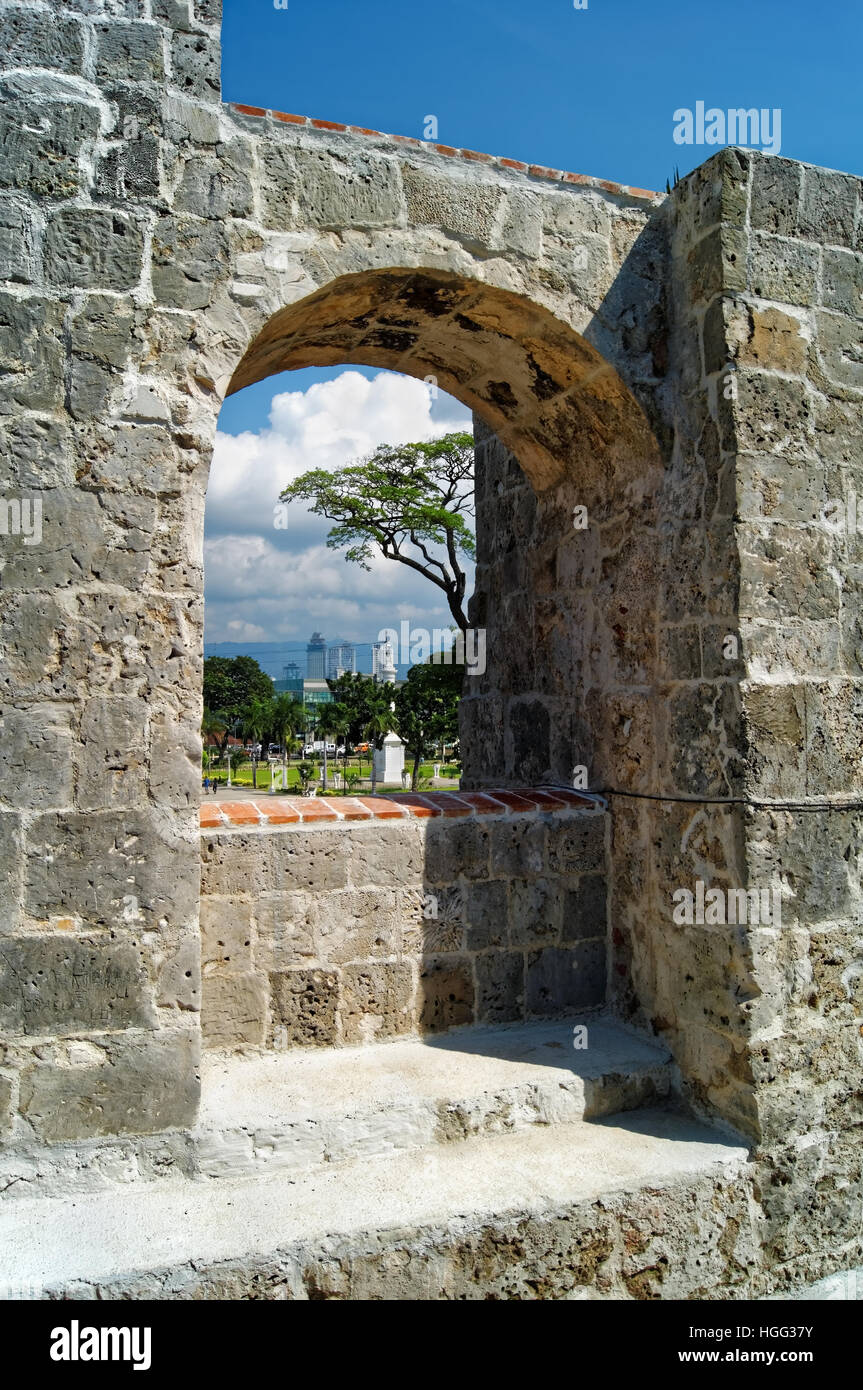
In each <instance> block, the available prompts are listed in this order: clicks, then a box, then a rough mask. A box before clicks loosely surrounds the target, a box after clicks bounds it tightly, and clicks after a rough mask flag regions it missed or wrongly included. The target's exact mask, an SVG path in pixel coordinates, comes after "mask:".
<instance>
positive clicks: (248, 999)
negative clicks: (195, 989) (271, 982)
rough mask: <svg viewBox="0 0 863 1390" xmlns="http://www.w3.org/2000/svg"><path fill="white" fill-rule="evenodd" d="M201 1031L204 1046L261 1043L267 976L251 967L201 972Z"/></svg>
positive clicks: (238, 1045) (248, 1045)
mask: <svg viewBox="0 0 863 1390" xmlns="http://www.w3.org/2000/svg"><path fill="white" fill-rule="evenodd" d="M202 994H203V998H202V1004H201V1032H202V1033H203V1036H204V1040H205V1045H206V1046H207V1047H212V1048H217V1047H224V1048H234V1047H244V1046H245V1047H263V1046H264V1042H265V1040H266V1013H267V989H266V978H265V977H264V976H263V975H258V974H256V973H254V972H253V971H243V972H237V973H236V974H226V973H223V972H222V971H221V970H216V971H213V972H212V973H211V974H206V973H205V974H204V978H203V985H202Z"/></svg>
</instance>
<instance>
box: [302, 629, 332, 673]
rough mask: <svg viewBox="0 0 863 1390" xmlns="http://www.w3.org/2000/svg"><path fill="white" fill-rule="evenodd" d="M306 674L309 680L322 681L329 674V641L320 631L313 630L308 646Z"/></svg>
mask: <svg viewBox="0 0 863 1390" xmlns="http://www.w3.org/2000/svg"><path fill="white" fill-rule="evenodd" d="M306 675H307V676H308V678H309V680H313V681H322V680H325V679H326V675H327V641H326V638H325V637H324V636H323V634H322V633H320V632H313V633H312V635H311V639H310V640H309V644H308V646H307V647H306Z"/></svg>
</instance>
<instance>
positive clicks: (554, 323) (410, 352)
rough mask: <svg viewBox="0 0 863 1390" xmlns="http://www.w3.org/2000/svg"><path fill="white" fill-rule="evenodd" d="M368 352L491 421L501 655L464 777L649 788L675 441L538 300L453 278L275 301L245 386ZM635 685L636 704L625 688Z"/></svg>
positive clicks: (476, 720) (490, 672)
mask: <svg viewBox="0 0 863 1390" xmlns="http://www.w3.org/2000/svg"><path fill="white" fill-rule="evenodd" d="M337 363H356V364H362V365H365V366H369V367H384V368H387V369H389V370H391V371H396V372H401V373H404V374H405V375H408V376H414V377H418V378H421V379H426V380H428V379H430V378H431V379H433V380H434V381H435V382H436V383H437V385H438V386H439V387H440V389H441V390H443V391H446V392H448V393H449V394H450V395H452V396H455V397H456V398H457V399H458V400H460V401H462V402H463V403H464V404H465V405H467V406H468V407H469V408H470V409H471V410H473V411H474V413H475V417H476V429H475V433H476V437H477V442H478V448H477V479H476V501H477V577H476V594H475V597H474V602H473V605H472V609H471V620H472V622H473V623H474V624H476V625H477V626H478V627H482V628H484V629H486V633H487V635H486V650H487V665H486V671H485V674H484V675H483V677H482V679H481V680H479V681H474V682H473V683H472V685H471V688H470V691H469V692H466V698H465V701H464V704H463V718H462V725H463V738H462V743H463V745H464V747H465V752H466V761H465V785H467V786H474V787H479V786H490V785H498V786H501V785H509V786H514V785H517V784H519V783H520V784H522V785H525V784H527V783H531V782H538V781H545V782H553V781H557V782H560V781H563V782H565V783H566V784H567V785H570V784H571V783H572V780H573V769H575V768H578V769H581V771H580V772H579V774H578V780H580V782H581V785H582V786H586V785H589V786H591V787H601V786H602V785H603V784H604V783H605V784H607V785H617V786H630V787H631V788H633V789H638V788H641V787H644V788H646V787H647V785H648V781H649V776H650V772H651V770H652V766H651V764H652V758H653V744H654V727H653V725H654V720H655V717H656V710H655V707H654V702H653V699H652V696H653V694H654V693H655V691H654V686H655V680H656V671H655V664H656V656H657V653H656V641H657V638H656V621H657V619H656V602H655V594H656V584H657V579H656V575H657V557H658V550H659V540H658V536H657V534H656V530H655V523H656V507H655V497H656V492H657V489H658V486H659V480H660V478H661V473H662V468H661V462H660V453H659V448H658V446H657V443H656V440H655V438H654V436H653V433H652V431H651V429H650V426H649V424H648V421H647V419H646V417H645V415H644V412H643V411H642V409H641V407H640V405H639V404H638V402H637V401H636V399H635V397H634V396H633V395H632V393H631V392H630V391H629V390H628V388H627V387H626V385H625V384H624V382H623V381H622V380H621V377H620V376H619V374H618V372H617V371H616V370H615V369H614V368H613V367H612V366H611V365H610V364H609V363H608V362H607V361H606V360H605V359H604V358H603V357H602V356H601V355H600V354H599V353H598V352H597V351H596V349H595V348H593V347H592V346H591V345H590V344H589V343H587V342H586V341H585V339H584V338H583V337H581V336H580V335H579V334H578V333H576V332H575V331H574V330H573V329H572V328H570V327H569V326H568V325H567V324H566V323H564V322H562V321H561V320H560V319H558V318H555V316H554V315H553V314H552V313H550V311H549V310H548V309H546V308H544V307H543V306H541V305H539V304H536V303H534V302H531V301H530V300H528V299H526V298H525V297H524V296H522V295H518V294H515V293H513V292H511V291H508V290H503V289H499V288H497V287H495V286H493V285H488V284H485V283H483V282H480V281H478V280H475V279H471V278H468V277H466V276H461V275H457V274H454V273H452V272H450V271H444V270H438V269H430V268H426V267H424V268H422V269H405V268H395V269H393V268H387V269H381V270H368V271H363V272H360V273H358V274H352V275H343V276H340V277H339V278H337V279H335V280H333V281H332V282H331V283H330V284H328V285H326V286H324V287H323V288H322V289H320V290H318V291H317V292H316V293H314V294H311V295H309V296H307V297H305V298H303V299H300V300H298V301H297V302H296V303H294V304H291V305H289V306H287V307H285V308H283V309H281V310H279V311H278V312H277V313H275V314H273V315H272V316H271V317H270V318H269V320H268V321H267V322H266V323H265V324H264V326H263V327H262V329H261V330H260V331H259V333H258V334H257V336H256V337H255V339H254V340H253V342H252V343H251V344H250V346H249V347H248V349H247V351H246V352H245V354H244V356H243V358H242V360H241V361H240V362H239V363H238V365H237V367H236V368H235V370H234V373H233V375H232V377H231V380H230V384H229V387H228V394H229V395H230V394H232V393H233V392H235V391H239V390H241V389H242V388H243V387H245V386H248V385H250V384H252V383H254V382H259V381H262V380H263V379H264V378H265V377H267V376H270V375H272V374H274V373H276V372H283V371H289V370H292V369H295V368H301V367H309V366H331V365H334V364H337ZM623 690H625V691H627V692H628V695H627V704H628V706H631V705H632V703H633V702H632V700H631V698H629V693H630V692H632V691H637V692H638V698H637V700H636V701H635V704H636V705H637V711H636V713H635V714H634V715H633V714H632V713H631V712H629V713H627V714H626V715H625V716H624V715H622V714H619V712H618V711H617V710H616V708H615V697H616V694H617V693H618V692H620V691H623Z"/></svg>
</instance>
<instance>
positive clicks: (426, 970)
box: [419, 956, 475, 1033]
mask: <svg viewBox="0 0 863 1390" xmlns="http://www.w3.org/2000/svg"><path fill="white" fill-rule="evenodd" d="M419 997H420V1028H421V1029H422V1030H423V1031H424V1032H427V1033H441V1032H443V1031H444V1030H445V1029H447V1028H457V1027H459V1026H460V1025H461V1024H465V1023H473V1022H474V1018H475V1012H474V987H473V972H472V970H471V967H470V962H469V960H467V959H466V958H465V957H460V956H437V957H432V958H430V959H428V960H426V961H424V962H423V965H422V969H421V970H420V986H419Z"/></svg>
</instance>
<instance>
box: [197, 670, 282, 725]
mask: <svg viewBox="0 0 863 1390" xmlns="http://www.w3.org/2000/svg"><path fill="white" fill-rule="evenodd" d="M272 698H273V682H272V681H271V679H270V677H269V676H268V675H267V673H266V671H262V670H261V667H260V666H259V665H258V663H257V661H256V660H255V658H254V657H253V656H208V657H207V658H206V660H205V661H204V708H205V709H207V710H210V711H212V712H214V713H215V711H217V710H218V711H219V713H220V714H224V715H225V716H226V717H227V718H228V720H229V721H230V722H231V723H233V721H234V720H235V719H240V718H242V715H243V711H244V710H245V709H246V707H247V706H248V705H249V703H250V702H251V701H252V700H254V699H259V700H271V699H272Z"/></svg>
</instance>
